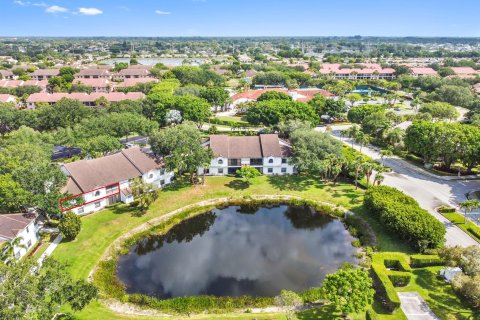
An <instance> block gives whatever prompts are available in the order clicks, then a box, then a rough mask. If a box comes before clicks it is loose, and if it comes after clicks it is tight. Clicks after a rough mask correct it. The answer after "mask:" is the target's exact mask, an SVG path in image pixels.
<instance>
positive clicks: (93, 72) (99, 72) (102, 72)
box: [75, 68, 112, 79]
mask: <svg viewBox="0 0 480 320" xmlns="http://www.w3.org/2000/svg"><path fill="white" fill-rule="evenodd" d="M75 78H78V79H111V78H112V73H111V72H110V70H108V69H106V68H88V69H82V70H80V71H79V72H78V73H76V74H75Z"/></svg>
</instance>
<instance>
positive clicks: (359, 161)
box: [353, 155, 365, 189]
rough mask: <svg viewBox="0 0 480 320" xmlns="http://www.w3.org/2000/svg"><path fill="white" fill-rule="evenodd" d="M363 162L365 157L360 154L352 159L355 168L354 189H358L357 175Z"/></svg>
mask: <svg viewBox="0 0 480 320" xmlns="http://www.w3.org/2000/svg"><path fill="white" fill-rule="evenodd" d="M364 163H365V159H364V158H363V156H361V155H359V156H357V157H356V158H355V160H354V161H353V166H354V168H355V189H358V175H359V174H360V171H361V169H362V167H363V164H364Z"/></svg>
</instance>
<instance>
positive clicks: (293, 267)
mask: <svg viewBox="0 0 480 320" xmlns="http://www.w3.org/2000/svg"><path fill="white" fill-rule="evenodd" d="M352 240H353V238H352V237H351V236H350V235H349V234H348V232H347V231H346V230H345V227H344V226H343V224H342V223H341V222H340V221H338V220H335V219H332V218H329V217H327V216H325V215H321V214H318V213H316V212H315V211H313V210H312V209H310V208H308V207H291V206H273V207H254V208H252V206H242V207H237V206H232V207H227V208H222V209H215V210H213V211H210V212H207V213H205V214H202V215H198V216H196V217H193V218H190V219H187V220H185V221H183V222H182V223H180V224H178V225H176V226H174V227H173V228H172V229H171V230H170V231H169V232H167V233H166V234H165V235H162V236H149V237H147V238H144V239H142V240H140V241H139V242H138V243H137V244H136V245H135V246H133V247H132V248H131V250H130V252H129V254H127V255H125V256H121V257H120V259H119V264H118V270H117V274H118V277H119V279H120V280H121V281H122V282H123V283H125V285H126V287H127V292H128V293H143V294H148V295H153V296H156V297H159V298H171V297H178V296H190V295H201V294H209V295H216V296H240V295H252V296H274V295H277V294H278V293H279V292H280V290H282V289H288V290H294V291H298V292H299V291H303V290H305V289H307V288H309V287H312V286H318V285H319V284H320V283H321V282H322V280H323V278H324V277H325V275H326V274H327V273H330V272H334V271H335V270H336V269H337V268H338V267H339V266H340V265H341V264H342V263H343V262H355V258H354V252H355V248H354V247H353V246H352V245H351V241H352Z"/></svg>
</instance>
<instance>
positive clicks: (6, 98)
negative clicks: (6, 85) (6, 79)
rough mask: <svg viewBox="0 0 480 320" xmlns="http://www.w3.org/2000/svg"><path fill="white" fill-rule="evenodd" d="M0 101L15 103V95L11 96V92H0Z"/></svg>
mask: <svg viewBox="0 0 480 320" xmlns="http://www.w3.org/2000/svg"><path fill="white" fill-rule="evenodd" d="M0 102H1V103H15V104H16V103H17V97H15V96H12V95H11V94H2V93H0Z"/></svg>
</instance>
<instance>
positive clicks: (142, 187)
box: [130, 177, 158, 211]
mask: <svg viewBox="0 0 480 320" xmlns="http://www.w3.org/2000/svg"><path fill="white" fill-rule="evenodd" d="M130 187H131V189H132V194H133V196H134V197H135V200H136V201H135V204H136V205H137V207H138V208H139V209H140V210H141V211H146V210H147V209H148V207H149V206H150V205H151V204H152V203H153V202H154V201H155V200H156V199H157V198H158V191H157V190H156V189H155V187H154V186H153V185H152V184H151V183H146V182H145V181H143V179H142V178H140V177H138V178H135V179H133V181H132V183H131V185H130Z"/></svg>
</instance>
